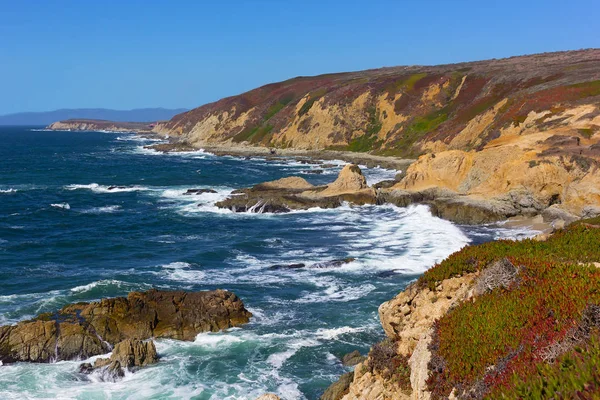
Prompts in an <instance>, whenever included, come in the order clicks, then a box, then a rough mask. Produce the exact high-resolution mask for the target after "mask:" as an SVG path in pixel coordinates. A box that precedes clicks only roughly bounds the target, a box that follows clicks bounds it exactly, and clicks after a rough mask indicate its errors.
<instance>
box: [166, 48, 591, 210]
mask: <svg viewBox="0 0 600 400" xmlns="http://www.w3.org/2000/svg"><path fill="white" fill-rule="evenodd" d="M154 131H155V132H157V133H162V134H168V135H169V136H170V137H172V138H173V137H174V138H176V140H177V141H178V142H179V143H185V144H186V145H189V146H193V147H211V146H213V147H220V148H227V147H229V148H233V147H240V146H244V147H246V148H248V147H250V148H252V147H254V148H264V147H271V148H278V149H294V150H298V149H301V150H307V151H309V150H344V151H352V152H369V153H371V154H377V155H387V156H398V157H405V158H406V157H409V158H417V157H418V160H417V162H416V163H414V164H413V165H412V166H411V167H410V168H408V170H407V173H406V178H405V179H404V180H403V181H402V183H400V184H398V185H397V189H400V190H412V191H415V190H417V191H420V190H423V189H427V188H432V187H437V188H443V189H447V190H450V191H452V192H454V193H457V194H461V195H468V196H470V197H473V198H475V199H477V198H485V199H490V198H494V197H502V196H507V195H511V193H513V192H515V193H516V194H514V193H513V194H512V195H511V196H513V197H514V196H515V195H516V196H517V197H523V196H524V197H525V198H527V197H528V196H529V197H531V196H533V199H532V200H531V201H534V202H537V203H539V207H538V208H540V209H543V208H546V207H548V206H551V205H555V204H556V205H563V208H564V209H565V210H567V211H568V212H570V213H573V214H577V215H585V214H586V213H587V214H589V211H590V210H589V209H586V207H588V208H589V206H598V205H600V192H598V190H597V189H595V188H597V187H598V184H599V183H600V180H599V179H600V178H599V175H598V172H597V171H598V166H599V161H600V143H599V141H600V135H599V134H598V132H600V49H589V50H580V51H569V52H557V53H545V54H537V55H528V56H520V57H511V58H506V59H500V60H488V61H479V62H470V63H459V64H452V65H441V66H409V67H392V68H381V69H375V70H367V71H361V72H351V73H339V74H328V75H321V76H315V77H297V78H294V79H290V80H287V81H284V82H279V83H273V84H270V85H266V86H263V87H260V88H257V89H254V90H251V91H249V92H247V93H243V94H240V95H238V96H233V97H228V98H224V99H222V100H219V101H217V102H215V103H211V104H206V105H204V106H202V107H198V108H196V109H193V110H191V111H188V112H185V113H182V114H179V115H176V116H175V117H173V118H172V119H171V120H170V121H168V122H161V123H158V124H157V125H156V127H155V128H154ZM282 152H283V150H282ZM527 201H530V200H527ZM592 211H594V212H597V211H598V210H597V209H594V210H592Z"/></svg>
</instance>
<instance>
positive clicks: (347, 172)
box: [320, 164, 369, 196]
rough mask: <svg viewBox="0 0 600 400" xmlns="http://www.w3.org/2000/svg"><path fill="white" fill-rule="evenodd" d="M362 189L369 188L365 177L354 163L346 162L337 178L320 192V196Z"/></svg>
mask: <svg viewBox="0 0 600 400" xmlns="http://www.w3.org/2000/svg"><path fill="white" fill-rule="evenodd" d="M364 189H369V186H368V185H367V178H365V176H364V175H363V174H362V171H361V170H360V168H359V167H358V165H355V164H347V165H346V166H345V167H344V168H342V170H341V171H340V174H339V175H338V177H337V179H336V180H335V181H334V182H333V183H332V184H330V185H327V188H326V189H325V190H323V191H322V192H321V193H320V194H321V195H322V196H334V195H339V194H344V193H355V192H358V191H361V190H364Z"/></svg>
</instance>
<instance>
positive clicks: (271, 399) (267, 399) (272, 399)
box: [256, 393, 281, 400]
mask: <svg viewBox="0 0 600 400" xmlns="http://www.w3.org/2000/svg"><path fill="white" fill-rule="evenodd" d="M256 400H281V399H280V398H279V396H277V395H276V394H273V393H266V394H263V395H262V396H260V397H257V398H256Z"/></svg>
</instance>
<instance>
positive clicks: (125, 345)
mask: <svg viewBox="0 0 600 400" xmlns="http://www.w3.org/2000/svg"><path fill="white" fill-rule="evenodd" d="M157 361H158V355H157V353H156V347H155V346H154V342H153V341H151V340H150V341H148V342H144V341H141V340H137V339H126V340H124V341H122V342H119V343H117V345H116V346H115V348H114V349H113V351H112V354H111V355H110V357H109V358H98V359H96V361H95V362H94V366H93V367H92V366H91V364H89V363H83V364H81V365H80V366H79V372H81V373H84V374H90V373H92V372H94V371H95V370H102V372H103V373H102V374H101V375H102V379H103V380H108V381H115V380H117V379H119V378H121V377H123V376H125V371H126V370H129V371H131V370H134V369H136V368H140V367H145V366H146V365H150V364H154V363H156V362H157Z"/></svg>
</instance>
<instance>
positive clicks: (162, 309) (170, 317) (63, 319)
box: [0, 289, 252, 363]
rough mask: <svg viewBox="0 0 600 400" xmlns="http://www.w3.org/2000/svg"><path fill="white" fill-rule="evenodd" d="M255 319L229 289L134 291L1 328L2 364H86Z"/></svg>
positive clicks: (79, 304)
mask: <svg viewBox="0 0 600 400" xmlns="http://www.w3.org/2000/svg"><path fill="white" fill-rule="evenodd" d="M251 316H252V314H251V313H250V312H249V311H247V310H246V308H245V307H244V304H243V303H242V301H241V300H240V299H239V298H238V297H237V296H236V295H235V294H233V293H231V292H228V291H224V290H214V291H206V292H183V291H159V290H154V289H153V290H149V291H147V292H131V293H129V295H128V296H127V297H126V298H125V297H116V298H110V299H103V300H100V301H97V302H92V303H76V304H71V305H68V306H65V307H64V308H62V309H61V310H59V311H58V312H56V313H46V314H42V315H40V316H38V317H37V318H36V319H34V320H31V321H23V322H20V323H18V324H16V325H10V326H2V327H0V361H2V362H3V363H11V362H17V361H30V362H52V361H59V360H72V359H82V358H83V359H85V358H88V357H91V356H94V355H98V354H104V353H108V352H109V351H110V350H111V348H112V346H115V345H116V344H117V343H119V342H121V341H123V340H126V339H140V340H143V339H149V338H152V337H156V338H171V339H179V340H193V339H194V338H195V337H196V335H197V334H198V333H200V332H209V331H210V332H216V331H219V330H222V329H227V328H230V327H234V326H238V325H241V324H244V323H247V322H248V321H249V319H250V317H251Z"/></svg>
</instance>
